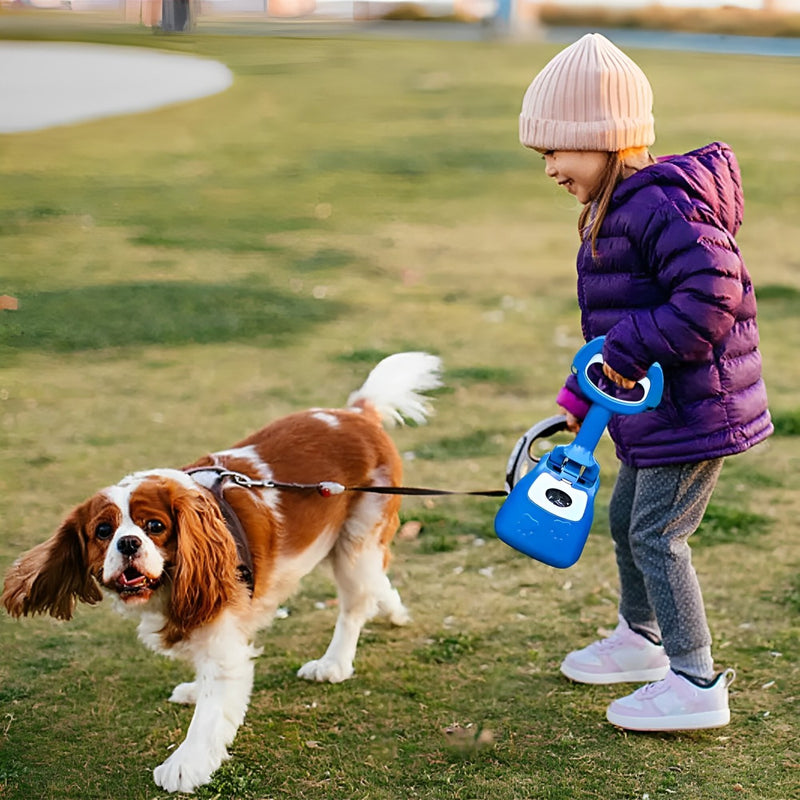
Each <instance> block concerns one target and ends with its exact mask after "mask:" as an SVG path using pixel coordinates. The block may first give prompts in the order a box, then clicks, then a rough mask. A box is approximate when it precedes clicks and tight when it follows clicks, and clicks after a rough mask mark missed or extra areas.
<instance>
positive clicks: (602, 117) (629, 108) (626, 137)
mask: <svg viewBox="0 0 800 800" xmlns="http://www.w3.org/2000/svg"><path fill="white" fill-rule="evenodd" d="M655 138H656V137H655V131H654V122H653V90H652V89H651V88H650V84H649V83H648V81H647V78H646V77H645V74H644V73H643V72H642V70H641V69H640V68H639V66H638V65H637V64H635V63H634V62H633V61H632V60H631V59H630V58H628V56H626V55H625V53H623V52H622V50H620V49H619V48H618V47H616V46H615V45H613V44H612V43H611V42H610V41H609V40H608V39H606V38H605V36H602V35H601V34H599V33H587V34H586V36H584V37H582V38H581V39H578V41H577V42H575V43H573V44H571V45H570V46H569V47H567V48H566V49H564V50H562V51H561V52H560V53H559V54H558V55H557V56H555V58H553V59H552V61H550V62H549V63H548V64H547V66H545V68H544V69H543V70H542V71H541V72H540V73H539V74H538V75H537V76H536V77H535V78H534V79H533V83H531V85H530V86H529V87H528V91H526V92H525V97H524V99H523V101H522V113H521V114H520V115H519V140H520V142H522V144H524V145H525V146H526V147H536V148H539V149H541V150H597V151H603V152H609V153H611V152H616V151H619V150H625V149H627V148H629V147H649V146H650V145H651V144H653V142H654V141H655Z"/></svg>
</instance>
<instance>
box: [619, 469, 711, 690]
mask: <svg viewBox="0 0 800 800" xmlns="http://www.w3.org/2000/svg"><path fill="white" fill-rule="evenodd" d="M722 462H723V459H721V458H717V459H712V460H710V461H701V462H699V463H696V464H675V465H670V466H665V467H644V468H636V467H629V466H626V465H625V464H621V465H620V471H619V475H618V477H617V482H616V484H615V486H614V491H613V493H612V497H611V503H610V505H609V521H610V524H611V535H612V537H613V539H614V549H615V553H616V557H617V568H618V570H619V580H620V606H619V611H620V614H621V615H622V616H623V617H624V618H625V620H626V621H627V622H628V624H629V625H631V627H633V628H638V629H640V630H643V631H648V632H652V633H654V634H656V635H660V636H661V638H662V640H663V643H664V649H665V651H666V653H667V655H668V656H669V659H670V664H671V666H672V668H673V669H677V670H679V671H681V672H685V673H687V674H689V675H696V676H698V677H703V678H707V677H711V676H712V675H713V674H714V663H713V660H712V658H711V633H710V631H709V629H708V623H707V621H706V613H705V608H704V606H703V595H702V593H701V591H700V584H699V582H698V580H697V575H696V573H695V570H694V567H693V566H692V554H691V550H690V548H689V543H688V539H689V537H690V536H691V535H692V534H693V533H694V532H695V531H696V530H697V528H698V526H699V525H700V522H701V520H702V519H703V514H704V513H705V510H706V507H707V505H708V501H709V499H710V498H711V493H712V492H713V491H714V487H715V486H716V484H717V479H718V478H719V474H720V471H721V470H722Z"/></svg>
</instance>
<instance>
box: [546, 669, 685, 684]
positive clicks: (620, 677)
mask: <svg viewBox="0 0 800 800" xmlns="http://www.w3.org/2000/svg"><path fill="white" fill-rule="evenodd" d="M668 672H669V666H665V667H653V668H651V669H639V670H630V671H628V672H605V673H597V672H583V671H582V670H579V669H576V668H575V667H572V666H570V665H569V664H562V665H561V674H562V675H564V676H565V677H567V678H569V679H570V680H571V681H575V682H576V683H592V684H596V685H603V686H605V685H610V684H612V683H653V682H654V681H660V680H663V679H664V678H666V676H667V673H668Z"/></svg>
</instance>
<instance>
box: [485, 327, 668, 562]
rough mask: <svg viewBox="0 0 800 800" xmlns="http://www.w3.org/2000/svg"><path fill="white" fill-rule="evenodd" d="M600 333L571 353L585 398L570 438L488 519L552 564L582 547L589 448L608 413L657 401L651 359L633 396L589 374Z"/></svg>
mask: <svg viewBox="0 0 800 800" xmlns="http://www.w3.org/2000/svg"><path fill="white" fill-rule="evenodd" d="M603 341H604V337H602V336H600V337H598V338H596V339H592V341H590V342H588V343H587V344H585V345H584V346H583V347H582V348H581V349H580V350H579V351H578V352H577V354H576V355H575V358H574V359H573V362H572V371H573V372H574V373H575V375H576V377H577V379H578V385H579V386H580V388H581V391H582V392H583V394H584V395H585V396H586V397H587V399H589V400H590V401H591V405H590V407H589V411H588V413H587V414H586V417H585V418H584V420H583V422H582V423H581V428H580V431H579V432H578V434H577V436H576V437H575V439H574V440H573V441H572V442H570V444H567V445H560V446H558V447H555V448H553V450H551V451H550V452H549V453H548V454H547V455H546V456H543V457H542V458H541V460H540V461H539V463H538V464H537V466H536V468H535V469H533V470H532V471H531V472H529V473H528V474H527V475H524V476H523V477H522V478H520V480H519V481H518V482H517V483H516V484H515V485H514V486H513V488H511V492H510V494H509V496H508V497H507V498H506V500H505V502H504V503H503V505H502V506H501V507H500V510H499V511H498V512H497V515H496V517H495V521H494V527H495V531H496V533H497V536H498V537H499V538H500V539H501V540H502V541H504V542H505V543H506V544H507V545H509V546H510V547H513V548H514V549H515V550H519V551H520V552H521V553H524V554H525V555H527V556H530V557H531V558H535V559H536V560H537V561H541V562H542V563H544V564H549V565H550V566H552V567H560V568H562V569H563V568H565V567H571V566H572V565H573V564H574V563H575V562H576V561H577V560H578V559H579V558H580V555H581V553H582V552H583V548H584V545H585V544H586V539H587V537H588V536H589V530H590V529H591V527H592V519H593V517H594V499H595V495H596V494H597V489H598V487H599V486H600V466H599V465H598V463H597V461H596V460H595V457H594V450H595V447H596V446H597V443H598V442H599V441H600V437H601V436H602V435H603V431H604V430H605V428H606V426H607V425H608V422H609V420H610V419H611V416H612V415H613V414H638V413H640V412H642V411H646V410H648V409H651V408H655V407H656V406H657V405H658V404H659V403H660V402H661V395H662V393H663V390H664V374H663V371H662V369H661V366H660V365H659V364H653V365H652V366H651V367H650V369H649V370H648V371H647V375H646V376H645V377H644V378H642V380H641V381H639V384H640V385H641V387H642V389H643V390H644V394H643V396H642V397H641V398H640V399H638V400H623V399H619V398H616V397H612V396H611V395H609V394H606V393H605V392H604V391H603V390H602V389H600V388H599V387H598V386H597V385H596V384H595V383H593V382H592V380H591V379H590V377H589V369H590V367H591V366H592V365H593V364H602V361H603V358H602V352H603Z"/></svg>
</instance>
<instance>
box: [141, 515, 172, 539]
mask: <svg viewBox="0 0 800 800" xmlns="http://www.w3.org/2000/svg"><path fill="white" fill-rule="evenodd" d="M144 529H145V530H146V531H147V532H148V533H150V534H152V535H153V536H157V535H158V534H159V533H164V531H165V530H166V529H167V528H166V526H165V525H164V523H163V522H162V521H161V520H160V519H149V520H147V522H145V524H144Z"/></svg>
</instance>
